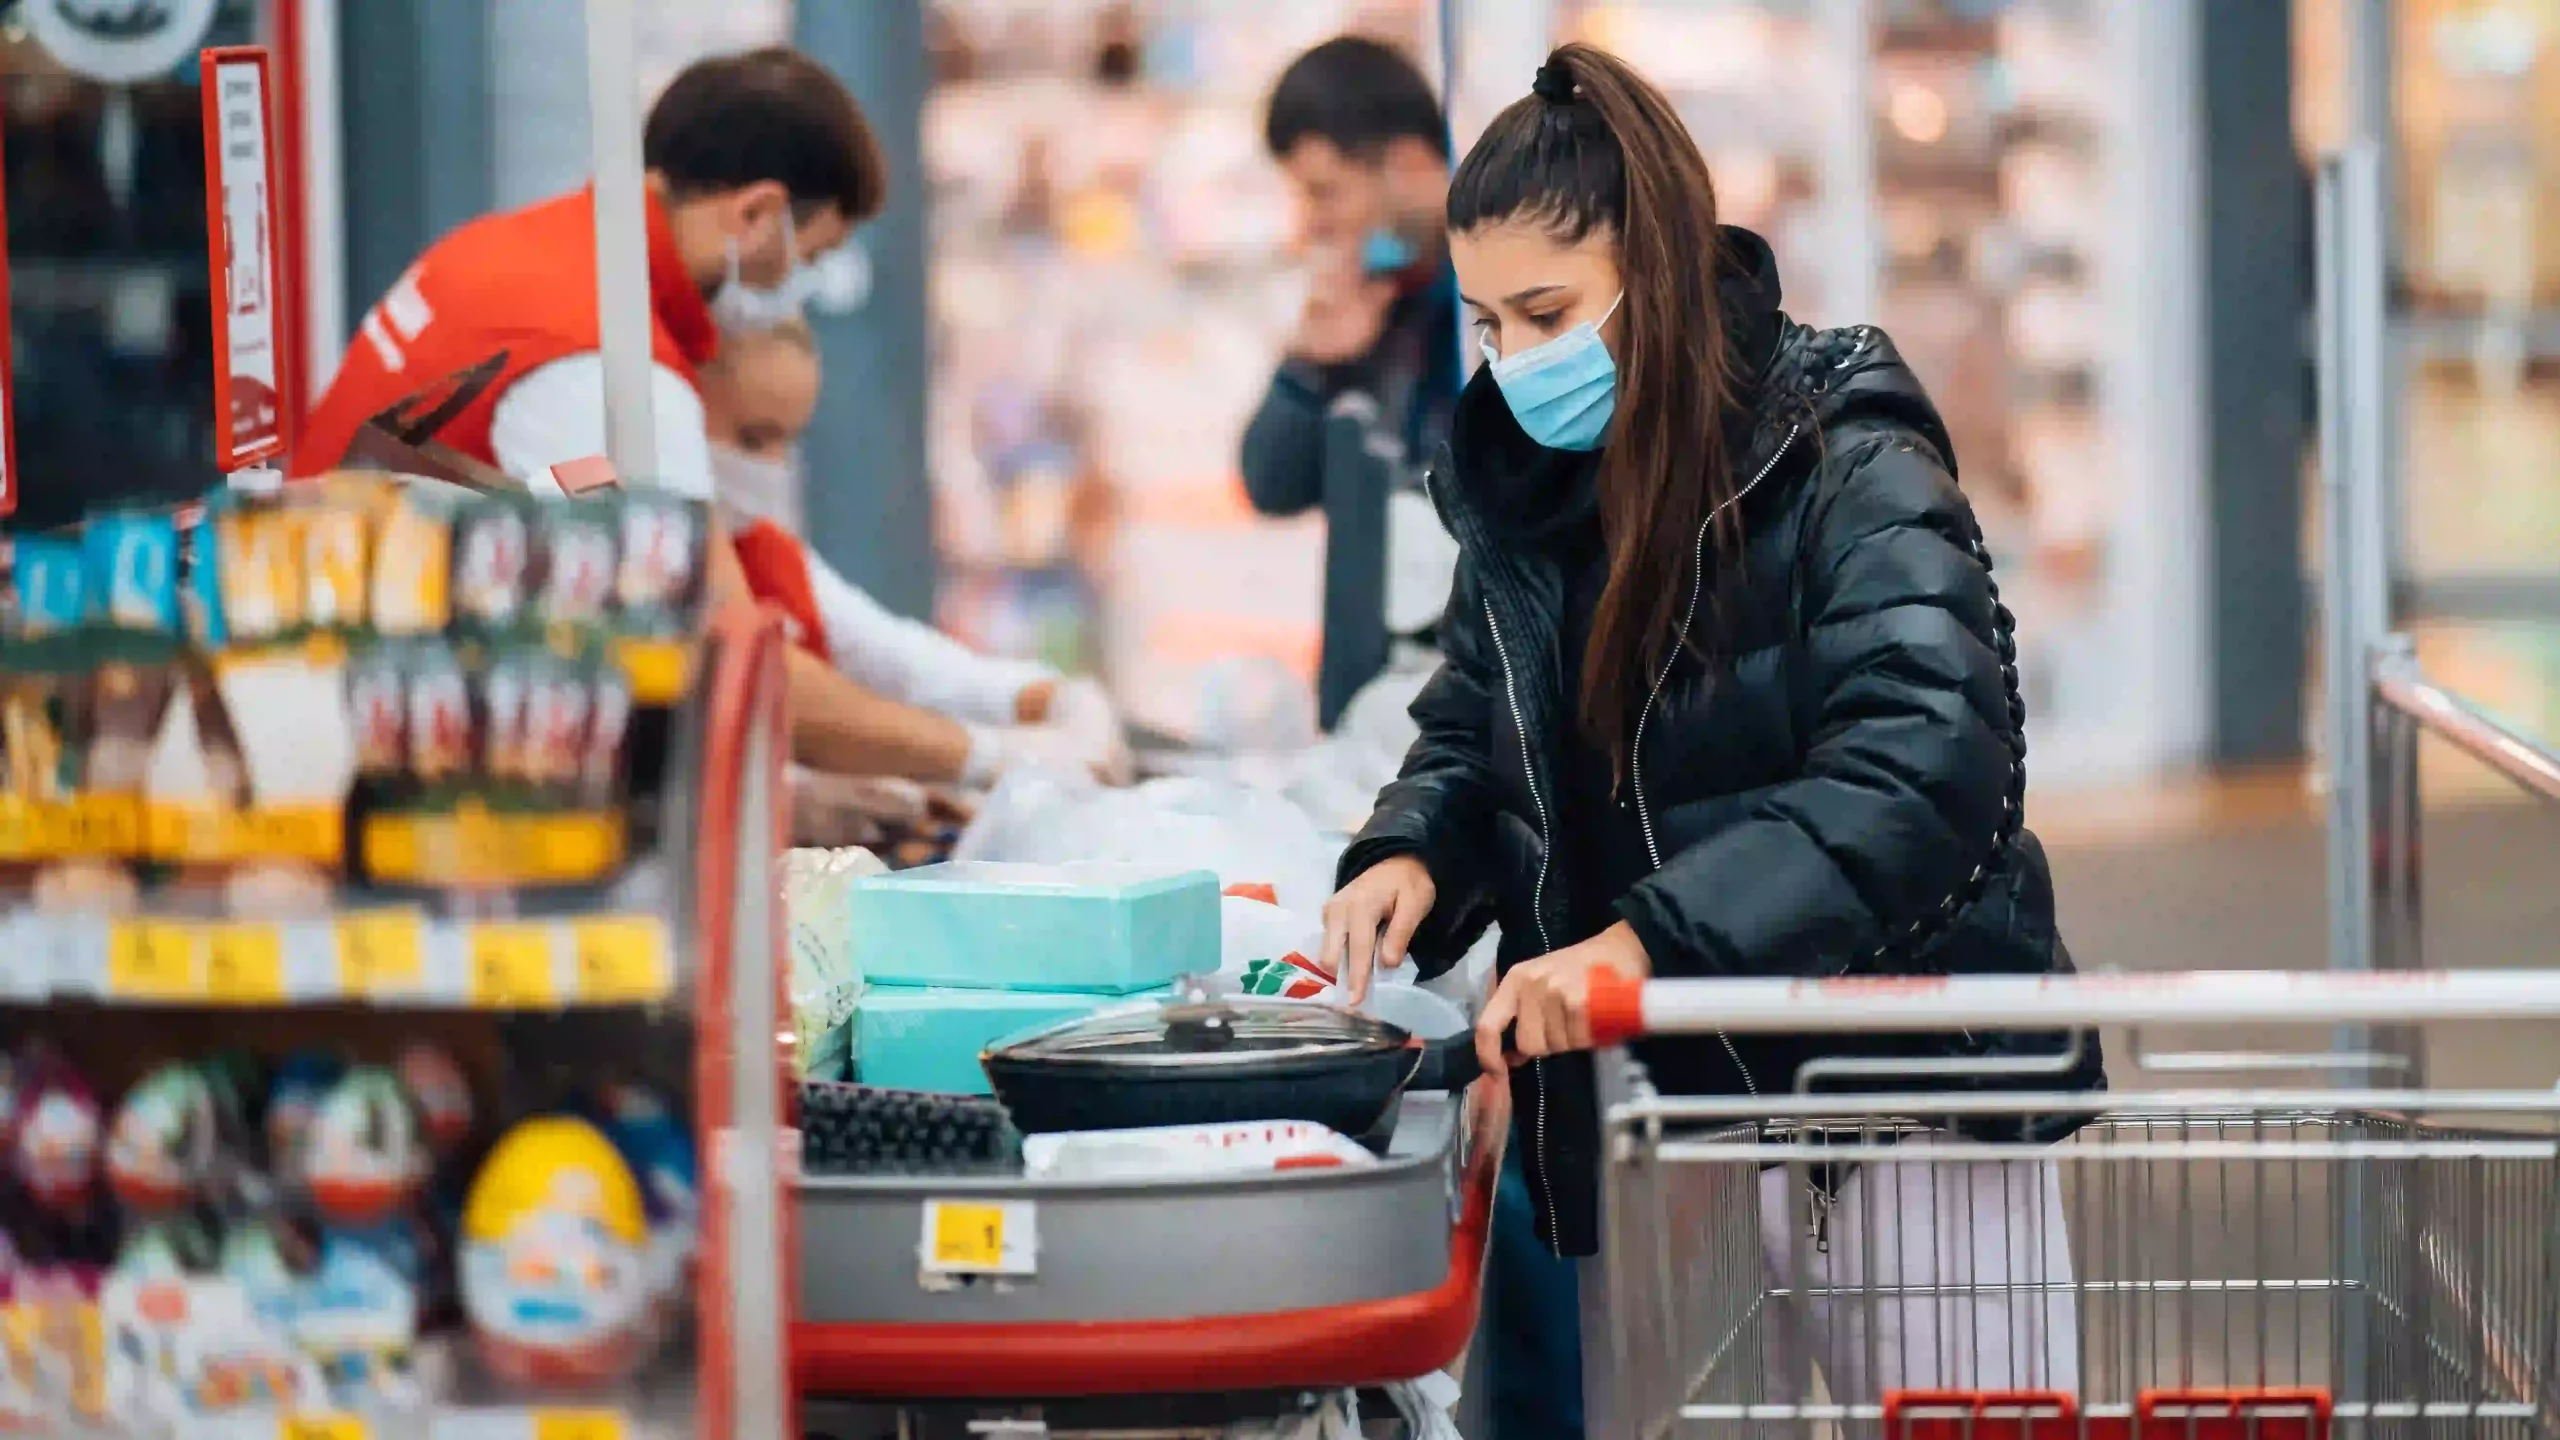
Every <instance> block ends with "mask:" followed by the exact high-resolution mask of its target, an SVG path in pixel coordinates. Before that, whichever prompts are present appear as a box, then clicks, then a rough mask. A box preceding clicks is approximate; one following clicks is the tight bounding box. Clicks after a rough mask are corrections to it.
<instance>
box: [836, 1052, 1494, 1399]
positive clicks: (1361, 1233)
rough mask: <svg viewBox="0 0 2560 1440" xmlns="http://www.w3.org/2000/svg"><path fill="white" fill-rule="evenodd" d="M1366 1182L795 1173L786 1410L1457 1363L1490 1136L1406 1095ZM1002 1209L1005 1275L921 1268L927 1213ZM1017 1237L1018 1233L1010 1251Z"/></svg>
mask: <svg viewBox="0 0 2560 1440" xmlns="http://www.w3.org/2000/svg"><path fill="white" fill-rule="evenodd" d="M1399 1104H1400V1105H1401V1106H1402V1107H1403V1108H1402V1112H1401V1115H1400V1117H1399V1120H1398V1123H1397V1126H1396V1130H1395V1134H1394V1138H1393V1140H1392V1142H1391V1143H1390V1145H1389V1147H1388V1149H1387V1152H1386V1154H1385V1156H1384V1157H1383V1158H1382V1159H1381V1161H1380V1163H1378V1164H1377V1165H1374V1166H1362V1167H1346V1168H1336V1169H1315V1170H1297V1171H1285V1172H1277V1173H1257V1174H1253V1175H1243V1176H1232V1175H1230V1176H1216V1177H1209V1178H1200V1179H1186V1180H1153V1181H1150V1180H1125V1179H1113V1180H1090V1181H1059V1180H1040V1181H1034V1180H1029V1179H1025V1178H1022V1177H1018V1176H971V1177H957V1176H955V1177H949V1178H940V1177H917V1176H897V1177H858V1178H853V1177H847V1178H836V1177H805V1178H803V1179H802V1180H801V1181H800V1183H799V1186H798V1197H799V1215H798V1233H799V1245H800V1256H801V1264H800V1296H799V1307H798V1314H799V1317H800V1318H799V1321H798V1322H797V1323H796V1324H795V1325H794V1326H793V1337H792V1351H793V1354H792V1360H793V1371H794V1375H795V1378H796V1381H797V1383H798V1386H799V1389H800V1391H801V1393H802V1394H803V1395H805V1396H810V1397H822V1396H846V1397H866V1398H877V1399H899V1400H914V1401H928V1400H937V1399H949V1398H967V1397H981V1396H1004V1397H1068V1396H1094V1395H1149V1394H1166V1393H1173V1392H1176V1391H1251V1390H1265V1389H1282V1388H1292V1387H1304V1388H1320V1387H1334V1388H1342V1387H1351V1386H1358V1385H1366V1384H1377V1383H1385V1382H1391V1381H1397V1380H1404V1379H1409V1378H1411V1377H1413V1376H1415V1375H1420V1374H1423V1373H1426V1372H1428V1371H1431V1370H1436V1369H1439V1368H1441V1367H1442V1366H1445V1365H1447V1364H1449V1363H1450V1362H1451V1361H1452V1360H1453V1359H1455V1358H1456V1357H1457V1356H1458V1355H1459V1354H1460V1353H1461V1351H1463V1349H1464V1348H1465V1345H1466V1341H1467V1337H1468V1336H1469V1334H1470V1333H1472V1331H1473V1329H1474V1325H1475V1319H1476V1313H1477V1309H1478V1299H1479V1293H1480V1285H1481V1281H1482V1265H1483V1256H1484V1244H1485V1236H1486V1234H1487V1233H1488V1232H1489V1230H1490V1226H1491V1218H1492V1206H1493V1189H1494V1183H1495V1177H1496V1174H1497V1173H1498V1171H1499V1169H1500V1166H1501V1149H1502V1140H1503V1136H1504V1133H1505V1127H1506V1126H1507V1125H1508V1121H1509V1116H1508V1113H1507V1112H1508V1106H1507V1097H1506V1096H1505V1094H1504V1093H1503V1091H1502V1089H1501V1087H1499V1086H1478V1087H1477V1088H1476V1089H1475V1090H1474V1091H1471V1092H1469V1094H1468V1095H1466V1096H1448V1095H1409V1096H1406V1097H1404V1098H1403V1099H1402V1100H1401V1101H1400V1102H1399ZM953 1206H961V1207H1003V1209H1004V1213H1005V1217H1006V1225H1007V1227H1008V1241H1009V1243H1011V1244H1014V1245H1016V1246H1023V1245H1025V1244H1027V1247H1028V1250H1027V1254H1026V1255H1024V1256H1022V1257H1021V1258H1022V1259H1023V1260H1024V1261H1025V1263H1024V1265H1023V1266H1022V1267H1021V1269H1022V1273H1018V1274H1012V1275H1005V1276H989V1275H977V1276H971V1277H969V1278H967V1279H966V1280H955V1279H954V1278H952V1277H950V1276H948V1275H944V1274H939V1273H930V1272H929V1271H928V1267H927V1266H926V1265H925V1264H924V1259H925V1253H926V1249H927V1246H928V1243H929V1241H930V1236H931V1226H932V1224H933V1223H934V1222H933V1221H932V1220H931V1219H929V1218H928V1217H929V1216H933V1215H936V1214H939V1213H944V1212H947V1211H948V1209H949V1208H950V1207H953ZM1025 1227H1027V1229H1028V1238H1027V1239H1026V1234H1025Z"/></svg>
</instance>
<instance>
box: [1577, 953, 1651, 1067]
mask: <svg viewBox="0 0 2560 1440" xmlns="http://www.w3.org/2000/svg"><path fill="white" fill-rule="evenodd" d="M1583 1003H1584V1005H1585V1006H1586V1007H1588V1009H1589V1010H1590V1012H1591V1043H1592V1044H1593V1045H1596V1046H1598V1047H1599V1048H1601V1049H1603V1050H1606V1049H1608V1048H1609V1047H1610V1046H1613V1045H1624V1044H1626V1043H1627V1042H1628V1041H1630V1040H1634V1039H1637V1038H1639V1037H1641V1036H1642V1035H1643V1034H1644V982H1643V981H1642V980H1638V979H1636V978H1635V977H1634V976H1632V975H1626V974H1621V973H1620V972H1618V971H1616V970H1613V969H1611V968H1609V967H1608V966H1606V965H1594V966H1592V967H1591V982H1590V986H1589V988H1587V989H1586V990H1585V991H1584V992H1583Z"/></svg>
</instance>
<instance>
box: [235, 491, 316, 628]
mask: <svg viewBox="0 0 2560 1440" xmlns="http://www.w3.org/2000/svg"><path fill="white" fill-rule="evenodd" d="M297 521H298V517H296V516H294V515H292V514H290V513H288V512H285V511H281V510H274V509H269V508H265V507H253V506H246V505H243V506H236V507H233V508H231V509H227V510H223V511H220V512H217V513H216V514H215V515H214V516H213V518H212V526H213V537H214V545H213V551H214V583H215V586H216V594H217V595H218V596H219V598H220V605H221V610H220V613H221V620H220V634H221V635H222V637H223V639H224V641H225V642H226V643H228V644H231V645H239V646H249V645H261V644H268V643H272V642H275V641H280V640H283V639H285V638H287V637H288V636H290V635H291V634H292V633H294V632H295V631H297V630H299V629H300V628H301V625H302V620H303V602H304V600H305V599H306V598H307V592H306V590H305V588H304V581H303V558H304V557H303V550H302V545H301V543H300V541H301V536H300V534H299V533H298V532H299V529H300V526H299V524H298V523H297Z"/></svg>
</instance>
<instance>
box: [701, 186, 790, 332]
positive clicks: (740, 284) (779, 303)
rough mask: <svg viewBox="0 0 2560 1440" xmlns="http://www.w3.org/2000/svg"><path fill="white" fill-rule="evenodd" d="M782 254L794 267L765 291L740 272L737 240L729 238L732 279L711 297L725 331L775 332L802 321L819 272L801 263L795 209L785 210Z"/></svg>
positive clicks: (722, 282)
mask: <svg viewBox="0 0 2560 1440" xmlns="http://www.w3.org/2000/svg"><path fill="white" fill-rule="evenodd" d="M782 254H783V259H784V263H785V264H786V265H788V266H789V267H790V268H789V269H787V270H785V271H784V272H783V276H782V280H781V283H779V284H777V285H775V286H774V287H773V288H772V289H769V290H764V289H758V288H757V287H755V286H753V285H750V284H748V283H747V281H746V277H745V276H743V275H741V274H740V273H739V271H738V241H737V237H735V236H731V237H730V239H729V277H728V278H727V279H726V280H723V281H721V282H720V289H719V291H718V293H716V294H714V295H713V296H712V297H711V316H712V318H713V319H715V320H717V321H719V322H720V328H721V329H723V330H739V331H746V332H749V333H754V332H756V331H762V330H771V329H773V328H774V327H775V326H777V325H783V324H787V323H789V322H790V321H793V320H797V319H799V318H800V312H801V311H802V310H803V309H804V308H806V306H807V305H808V303H809V292H810V290H811V289H812V288H813V286H814V283H815V281H816V275H815V273H814V272H813V271H812V270H811V269H810V268H809V267H808V266H807V265H804V264H802V263H801V262H800V231H799V227H798V226H797V225H794V224H793V223H792V220H791V207H790V206H789V205H787V204H786V205H784V206H783V207H782Z"/></svg>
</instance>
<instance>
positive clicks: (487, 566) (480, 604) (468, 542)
mask: <svg viewBox="0 0 2560 1440" xmlns="http://www.w3.org/2000/svg"><path fill="white" fill-rule="evenodd" d="M529 508H530V507H528V506H527V505H525V504H524V503H522V502H520V501H517V500H515V499H512V498H508V497H502V496H495V495H484V496H481V497H480V498H478V499H476V500H473V501H472V502H470V503H469V504H467V505H465V506H463V507H462V510H461V512H460V513H459V514H458V515H457V516H456V517H455V518H454V525H453V552H454V558H453V609H454V619H455V621H456V623H457V624H459V625H460V626H461V627H462V628H463V629H465V630H466V631H469V632H473V633H478V634H484V635H491V634H500V633H503V632H505V631H507V630H509V629H511V628H513V627H514V626H515V625H516V624H518V623H519V622H521V621H522V620H523V619H524V618H525V615H526V610H527V606H528V604H529V603H530V601H531V599H532V590H533V558H534V557H533V526H532V523H531V520H530V517H529V515H528V513H527V512H528V510H529Z"/></svg>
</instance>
